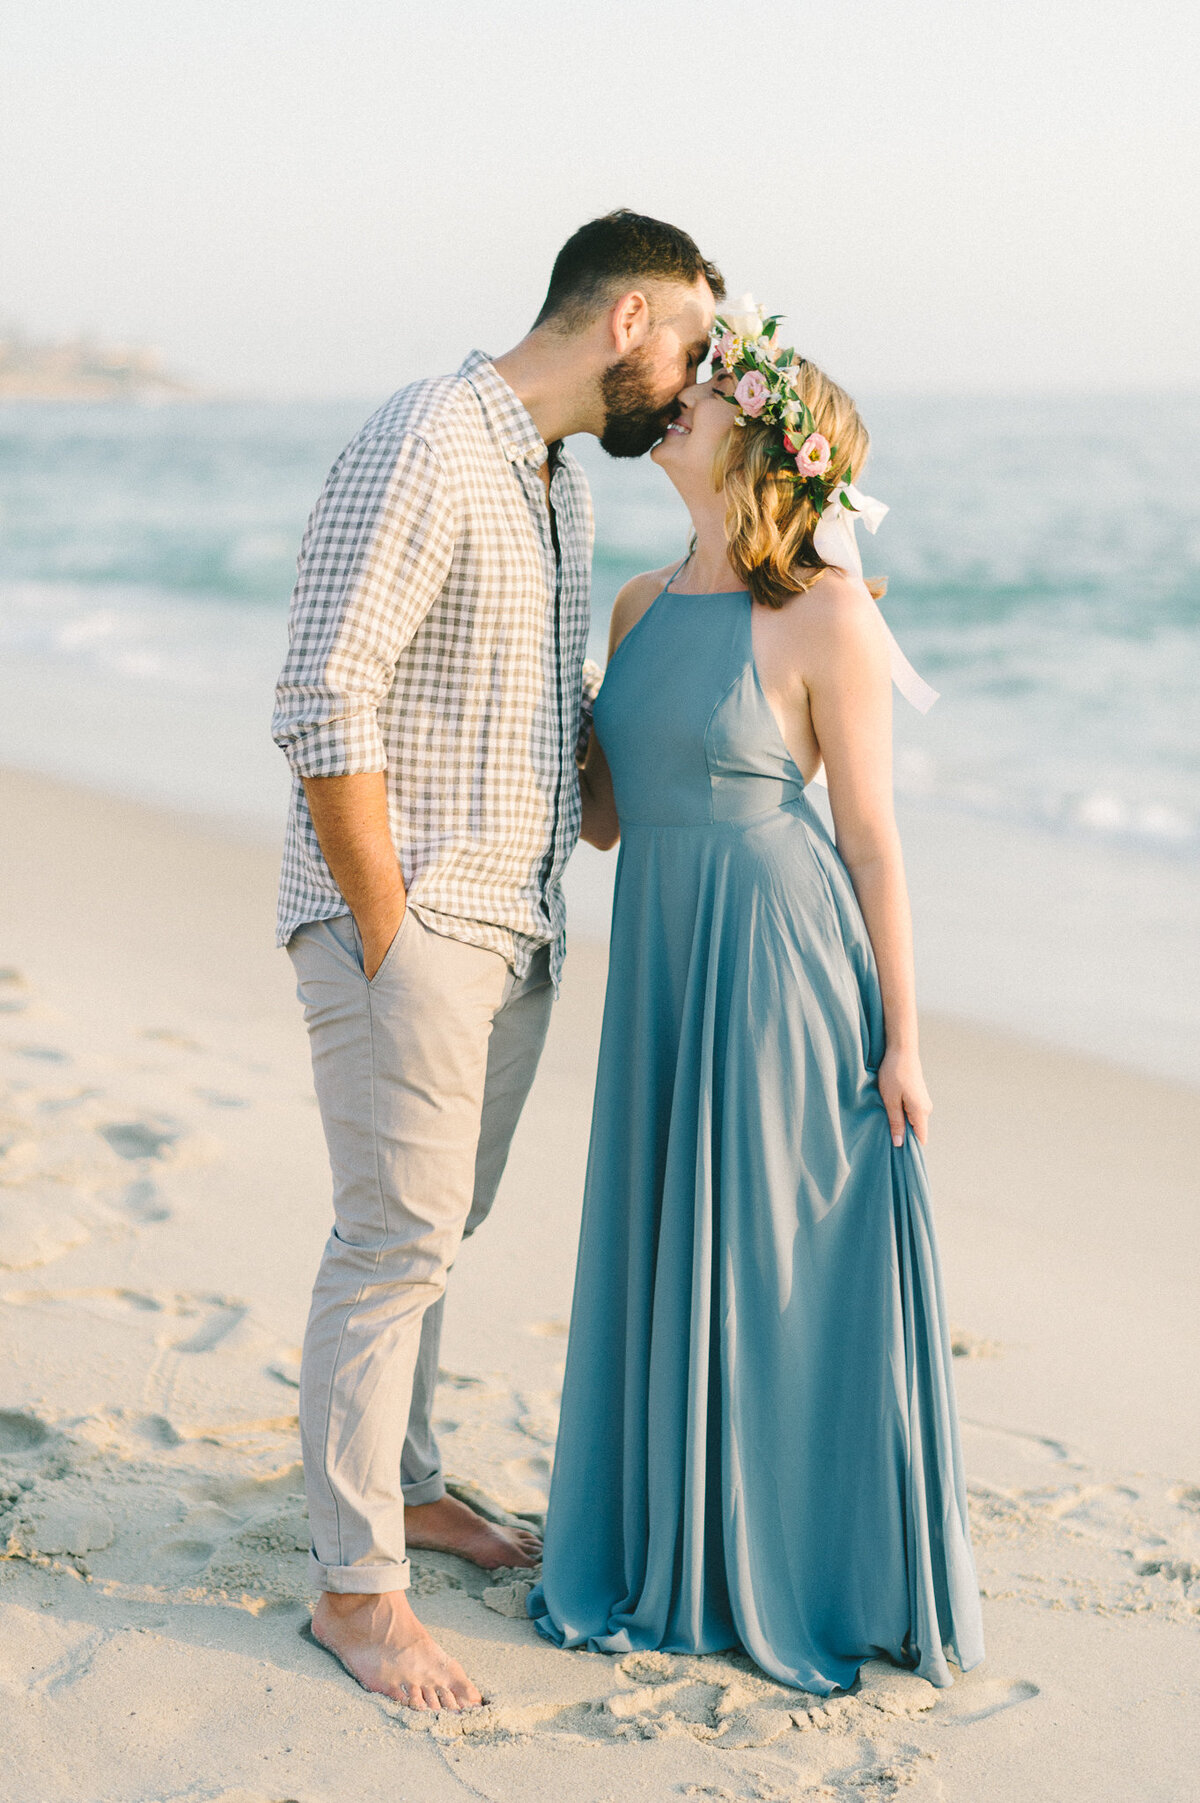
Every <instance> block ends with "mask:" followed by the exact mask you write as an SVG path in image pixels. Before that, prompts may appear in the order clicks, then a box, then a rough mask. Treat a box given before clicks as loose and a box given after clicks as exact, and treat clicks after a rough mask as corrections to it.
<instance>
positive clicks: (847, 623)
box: [783, 569, 887, 661]
mask: <svg viewBox="0 0 1200 1803" xmlns="http://www.w3.org/2000/svg"><path fill="white" fill-rule="evenodd" d="M783 612H784V615H785V619H786V617H787V616H789V615H790V616H791V618H790V620H789V621H788V622H787V623H788V624H789V625H790V627H791V630H792V633H793V634H794V636H795V640H796V644H797V649H799V648H800V647H801V645H803V648H804V650H805V652H806V653H807V654H808V656H809V657H813V656H816V657H818V658H821V659H826V658H832V659H835V660H838V661H840V660H841V659H843V658H845V657H864V656H865V657H867V658H869V659H870V660H871V661H876V660H878V659H879V658H880V657H882V658H883V659H884V660H885V661H886V657H887V636H886V633H885V631H884V626H883V617H882V615H881V614H880V612H879V609H878V607H877V606H876V605H875V602H874V600H873V599H872V597H871V593H870V591H869V589H868V588H867V586H866V584H865V583H864V582H863V580H862V578H861V576H850V575H847V574H846V573H845V572H844V571H842V570H832V569H831V570H826V571H825V572H824V573H823V574H822V576H821V577H820V578H819V580H818V581H816V582H814V583H813V585H812V587H811V588H810V589H806V590H805V592H804V593H803V594H802V595H797V596H796V597H795V599H794V600H793V601H789V602H788V604H787V606H786V607H785V608H784V610H783Z"/></svg>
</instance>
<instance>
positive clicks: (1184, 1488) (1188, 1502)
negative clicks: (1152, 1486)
mask: <svg viewBox="0 0 1200 1803" xmlns="http://www.w3.org/2000/svg"><path fill="white" fill-rule="evenodd" d="M1167 1494H1168V1495H1169V1497H1170V1499H1171V1501H1172V1502H1173V1503H1174V1504H1175V1507H1176V1508H1177V1509H1186V1510H1187V1511H1188V1513H1189V1514H1191V1515H1200V1484H1176V1485H1175V1487H1174V1489H1172V1490H1170V1491H1168V1493H1167Z"/></svg>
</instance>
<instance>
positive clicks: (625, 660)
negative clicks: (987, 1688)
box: [529, 588, 983, 1693]
mask: <svg viewBox="0 0 1200 1803" xmlns="http://www.w3.org/2000/svg"><path fill="white" fill-rule="evenodd" d="M752 605H753V604H752V602H751V600H750V597H749V596H748V595H747V594H745V593H733V594H713V595H681V594H677V593H675V592H674V591H672V590H671V589H670V588H668V589H666V590H664V592H663V593H662V594H661V595H660V596H659V597H658V599H657V600H656V601H655V602H654V603H653V605H652V606H651V607H650V609H649V610H648V612H646V613H645V614H644V615H643V616H642V618H641V619H640V620H639V621H638V622H637V624H636V625H635V626H634V627H633V629H632V630H631V631H630V632H629V633H628V635H627V636H626V637H625V639H623V640H622V642H621V644H620V645H619V646H618V648H617V651H616V653H615V655H614V657H613V659H612V662H611V663H610V665H609V669H608V673H607V675H606V677H605V681H604V686H603V688H602V690H601V692H600V696H599V699H598V702H597V705H596V731H597V733H598V735H599V738H600V742H601V744H602V745H603V747H604V750H605V753H606V755H607V758H608V762H609V766H610V768H611V770H612V777H613V785H614V790H615V794H616V802H617V811H618V814H619V817H620V824H621V851H620V859H619V864H618V870H617V882H616V894H615V900H614V907H613V923H612V942H611V959H610V967H609V981H608V993H607V998H606V1002H605V1010H604V1029H603V1038H602V1042H601V1048H600V1065H599V1072H598V1076H597V1084H596V1099H595V1112H594V1116H593V1122H592V1139H591V1149H590V1153H589V1159H588V1172H587V1189H586V1195H585V1201H584V1212H583V1227H582V1238H581V1243H580V1252H579V1266H578V1273H577V1277H576V1285H575V1300H574V1306H573V1310H572V1316H571V1337H570V1343H569V1347H568V1353H567V1368H566V1377H565V1382H564V1388H563V1403H562V1417H561V1424H560V1427H559V1436H558V1447H557V1452H556V1456H555V1465H554V1475H553V1482H552V1487H551V1492H550V1505H549V1515H548V1519H547V1531H546V1544H545V1563H544V1567H543V1575H542V1580H541V1583H540V1584H539V1585H538V1586H537V1588H536V1589H535V1590H534V1592H533V1594H532V1596H531V1597H530V1600H529V1612H530V1614H531V1615H532V1616H533V1617H534V1619H535V1621H536V1623H537V1626H538V1628H539V1629H540V1631H541V1632H542V1633H543V1634H544V1635H545V1636H546V1637H547V1638H548V1639H550V1640H552V1641H554V1642H555V1643H556V1644H557V1645H559V1646H563V1647H589V1648H591V1649H593V1650H594V1651H600V1652H609V1653H626V1652H630V1651H634V1650H641V1649H645V1648H661V1649H663V1650H665V1651H673V1652H687V1653H708V1652H717V1651H720V1650H722V1649H729V1648H735V1647H741V1648H744V1649H745V1651H746V1652H748V1653H749V1654H750V1655H751V1656H752V1658H753V1659H754V1660H755V1661H756V1662H757V1663H758V1665H760V1666H761V1667H762V1668H763V1670H764V1671H766V1672H769V1673H770V1674H771V1675H772V1676H773V1677H775V1678H777V1679H779V1680H780V1681H782V1682H783V1683H785V1684H792V1685H796V1686H797V1687H799V1688H800V1689H801V1690H807V1691H815V1692H818V1693H827V1692H829V1691H831V1690H833V1689H835V1688H839V1687H844V1686H849V1685H851V1684H852V1683H853V1681H854V1678H855V1674H856V1673H857V1671H858V1669H859V1667H860V1665H861V1664H862V1663H863V1661H864V1660H868V1659H872V1658H877V1657H880V1656H883V1657H886V1658H889V1659H892V1660H894V1661H896V1662H897V1663H898V1664H900V1665H904V1666H909V1667H911V1668H913V1669H914V1670H916V1671H917V1672H918V1673H920V1675H921V1676H922V1677H925V1678H928V1679H929V1680H930V1681H931V1682H932V1683H934V1684H938V1685H946V1684H949V1683H950V1682H951V1675H950V1671H949V1667H948V1665H947V1658H946V1655H947V1652H949V1653H951V1654H952V1655H953V1657H954V1659H955V1660H956V1661H957V1663H958V1665H959V1666H960V1668H962V1669H964V1670H966V1669H969V1668H970V1667H971V1666H973V1665H975V1664H976V1663H978V1661H979V1660H980V1659H981V1658H982V1656H983V1640H982V1632H981V1623H980V1608H979V1594H978V1588H977V1584H976V1579H975V1571H974V1566H973V1561H972V1556H971V1548H970V1540H969V1535H968V1528H967V1507H966V1494H965V1485H964V1480H963V1472H962V1460H961V1454H960V1450H959V1443H958V1426H957V1421H956V1417H955V1406H954V1394H953V1379H952V1374H951V1353H950V1345H949V1337H948V1334H947V1328H946V1317H945V1312H944V1308H943V1302H942V1292H941V1280H940V1275H939V1269H938V1258H937V1251H936V1247H935V1244H934V1235H933V1224H932V1220H931V1217H930V1207H929V1195H928V1187H927V1181H926V1174H925V1164H924V1159H923V1156H922V1152H921V1148H920V1146H919V1144H918V1143H917V1142H916V1140H915V1138H914V1136H913V1135H912V1134H911V1133H909V1134H908V1135H907V1138H906V1142H905V1144H904V1146H903V1147H902V1148H900V1149H896V1148H895V1147H894V1146H893V1144H892V1139H891V1132H890V1129H889V1126H888V1120H887V1114H886V1112H885V1109H884V1106H883V1102H882V1100H881V1098H880V1095H879V1089H878V1085H877V1082H876V1070H877V1067H878V1065H879V1061H880V1059H881V1057H882V1055H883V1049H884V1033H883V1012H882V1005H881V1001H880V992H879V982H878V977H877V975H876V970H875V962H874V957H873V954H872V950H871V944H870V940H869V938H868V936H867V931H866V927H865V925H864V923H863V918H862V915H861V913H860V911H859V907H858V902H857V900H856V898H855V895H854V890H853V888H852V887H851V884H850V879H849V876H848V874H847V872H846V869H845V866H844V865H843V864H842V862H841V860H840V858H839V857H838V854H837V851H836V850H835V848H834V846H833V843H832V841H831V840H830V838H829V836H828V834H827V833H826V831H825V829H824V827H823V825H822V823H821V821H820V818H819V816H818V815H817V814H816V813H815V811H814V810H813V808H812V806H811V804H810V802H809V800H808V798H807V797H806V796H805V794H804V782H803V778H802V777H801V775H800V772H799V770H798V769H797V767H796V765H795V763H794V762H793V760H792V758H791V757H790V755H789V753H788V751H787V749H786V747H785V745H784V743H783V739H782V736H781V734H780V732H779V728H778V725H777V723H776V720H775V717H774V715H773V714H772V712H771V709H770V707H769V705H768V703H767V700H766V697H765V695H764V693H763V690H762V687H761V685H760V683H759V680H758V675H757V671H756V669H755V663H754V655H753V648H752V643H751V634H750V617H751V607H752Z"/></svg>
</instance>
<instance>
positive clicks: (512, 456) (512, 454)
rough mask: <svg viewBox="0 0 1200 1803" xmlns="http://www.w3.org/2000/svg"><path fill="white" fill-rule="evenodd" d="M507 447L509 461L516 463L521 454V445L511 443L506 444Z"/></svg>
mask: <svg viewBox="0 0 1200 1803" xmlns="http://www.w3.org/2000/svg"><path fill="white" fill-rule="evenodd" d="M505 448H506V451H507V455H508V458H509V461H510V462H514V463H515V461H516V459H517V458H518V457H519V456H520V455H521V447H520V445H516V444H510V445H508V446H506V447H505Z"/></svg>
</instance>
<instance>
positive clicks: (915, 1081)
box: [879, 1046, 933, 1146]
mask: <svg viewBox="0 0 1200 1803" xmlns="http://www.w3.org/2000/svg"><path fill="white" fill-rule="evenodd" d="M879 1093H880V1095H881V1096H882V1097H883V1105H884V1107H885V1108H886V1109H887V1117H888V1125H889V1126H890V1127H891V1130H892V1144H893V1145H895V1146H902V1145H903V1144H904V1133H905V1127H906V1125H907V1126H911V1127H912V1130H913V1132H914V1133H915V1134H916V1136H917V1138H918V1139H919V1140H920V1142H921V1144H922V1145H924V1144H925V1139H926V1136H927V1134H928V1132H929V1117H930V1115H931V1114H932V1113H933V1103H932V1102H931V1101H930V1099H929V1091H928V1090H927V1089H926V1087H925V1078H924V1075H923V1074H922V1071H921V1056H920V1053H919V1052H915V1051H911V1052H910V1051H908V1050H906V1049H905V1048H904V1047H902V1046H896V1047H894V1048H893V1047H891V1046H889V1047H888V1050H887V1051H886V1052H885V1053H884V1056H883V1063H882V1064H881V1065H880V1066H879Z"/></svg>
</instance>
